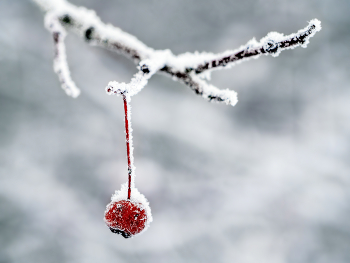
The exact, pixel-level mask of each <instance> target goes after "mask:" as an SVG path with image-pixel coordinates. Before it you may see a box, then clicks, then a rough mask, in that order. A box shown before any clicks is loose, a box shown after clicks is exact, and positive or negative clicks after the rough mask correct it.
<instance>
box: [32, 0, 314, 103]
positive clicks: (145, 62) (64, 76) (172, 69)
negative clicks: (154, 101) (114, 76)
mask: <svg viewBox="0 0 350 263" xmlns="http://www.w3.org/2000/svg"><path fill="white" fill-rule="evenodd" d="M33 1H34V2H36V3H37V4H38V5H39V6H40V7H41V8H42V9H43V10H44V11H45V12H46V13H47V14H46V17H47V18H46V20H50V21H51V24H53V25H54V26H53V27H48V29H49V30H50V31H51V32H53V35H54V41H55V48H56V51H55V54H56V55H55V61H60V62H55V67H54V68H55V72H56V73H57V74H58V75H59V79H60V81H61V84H62V87H63V88H64V89H65V91H66V93H67V94H68V95H71V94H74V96H77V95H78V94H79V92H77V91H78V89H76V87H75V84H74V82H73V81H72V80H71V79H70V76H69V70H68V65H67V62H66V60H65V49H64V45H63V39H64V35H65V31H64V28H63V27H65V28H67V29H70V30H72V31H73V32H75V33H77V34H78V35H80V36H81V37H82V38H84V39H85V41H86V42H88V43H89V44H91V45H95V46H100V47H102V48H105V49H108V50H111V51H114V52H118V53H121V54H123V55H125V56H127V57H129V58H131V59H133V60H134V62H135V63H137V64H138V70H139V71H138V73H136V74H135V75H134V77H133V78H132V80H131V82H130V83H128V84H125V83H118V82H115V81H114V82H110V83H109V84H108V85H107V87H106V91H107V93H108V94H118V95H127V96H132V95H135V94H137V93H138V92H139V91H140V90H141V89H142V88H143V87H144V86H145V85H146V84H147V82H148V79H149V78H150V77H151V76H152V75H153V74H155V73H157V72H163V73H165V74H166V75H168V76H170V77H171V78H172V79H173V80H177V81H179V82H182V83H183V84H185V85H187V86H188V87H190V88H191V89H192V90H193V91H194V92H195V93H196V94H198V95H201V96H202V97H203V98H205V99H207V100H209V101H218V102H224V103H226V104H230V105H232V106H233V105H235V104H236V103H237V94H236V92H234V91H230V90H228V89H226V90H220V89H218V88H216V87H214V86H212V85H210V84H208V83H207V82H206V81H205V80H204V78H206V77H208V76H209V74H210V73H211V71H213V70H219V69H223V68H229V67H231V66H233V65H235V64H237V63H238V62H243V61H246V60H248V59H251V58H258V57H259V56H261V55H262V54H264V55H272V56H274V57H276V56H278V55H279V54H280V52H281V51H282V50H286V49H292V48H295V47H297V46H302V47H304V48H305V47H306V46H307V44H308V43H309V39H310V38H311V37H312V36H314V35H315V33H316V32H318V31H320V30H321V22H320V21H319V20H317V19H313V20H311V21H310V22H309V25H308V26H307V27H305V28H304V29H301V30H299V31H298V32H297V33H295V34H291V35H288V36H284V35H283V34H280V33H277V32H270V33H269V34H268V35H267V36H266V37H264V38H262V39H261V40H260V41H259V42H257V41H256V40H255V39H252V40H250V41H249V42H248V43H247V44H246V45H244V46H241V47H240V48H239V49H236V50H229V51H225V52H223V53H220V54H213V53H205V52H203V53H198V52H195V53H184V54H180V55H178V56H175V55H174V54H172V53H171V51H170V50H154V49H152V48H150V47H148V46H147V45H145V44H144V43H142V42H141V41H140V40H138V39H137V38H136V37H134V36H132V35H130V34H128V33H126V32H124V31H122V30H121V29H119V28H117V27H114V26H112V25H110V24H104V23H103V22H102V21H101V20H100V18H99V17H98V16H97V15H96V14H95V12H94V11H92V10H88V9H86V8H84V7H77V6H74V5H72V4H70V3H69V2H67V1H66V0H33ZM52 28H59V30H56V29H55V30H53V29H52ZM56 39H57V40H56ZM60 54H61V55H60ZM56 65H59V66H56ZM57 68H59V69H57ZM147 71H148V72H147ZM67 87H69V88H67ZM67 90H68V92H67ZM69 93H71V94H69ZM71 96H73V95H71ZM74 96H73V97H74Z"/></svg>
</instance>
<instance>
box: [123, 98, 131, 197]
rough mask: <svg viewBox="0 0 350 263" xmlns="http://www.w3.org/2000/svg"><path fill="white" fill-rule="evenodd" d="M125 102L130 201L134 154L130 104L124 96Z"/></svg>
mask: <svg viewBox="0 0 350 263" xmlns="http://www.w3.org/2000/svg"><path fill="white" fill-rule="evenodd" d="M123 100H124V112H125V133H126V153H127V156H128V200H130V197H131V178H132V165H131V158H132V156H131V155H132V153H131V151H130V136H131V131H129V118H130V116H129V114H128V111H129V109H128V107H129V103H128V101H127V99H126V96H125V95H123Z"/></svg>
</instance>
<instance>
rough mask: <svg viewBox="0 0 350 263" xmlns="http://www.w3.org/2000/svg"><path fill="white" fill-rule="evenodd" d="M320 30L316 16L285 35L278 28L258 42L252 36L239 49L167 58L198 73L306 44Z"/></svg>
mask: <svg viewBox="0 0 350 263" xmlns="http://www.w3.org/2000/svg"><path fill="white" fill-rule="evenodd" d="M320 30H321V22H320V21H319V20H317V19H312V20H311V21H310V22H309V24H308V26H306V27H305V28H303V29H300V30H299V31H298V32H297V33H293V34H290V35H287V36H284V35H283V34H281V33H278V32H270V33H268V34H267V35H266V36H265V37H263V38H262V39H261V40H260V41H259V42H258V41H256V39H255V38H253V39H251V40H250V41H248V43H247V44H245V45H242V46H240V47H239V48H238V49H235V50H227V51H224V52H222V53H219V54H214V53H207V52H202V53H199V52H197V51H196V52H195V53H184V54H180V55H178V56H176V57H173V59H172V60H171V61H169V65H170V66H172V67H173V68H175V69H177V70H179V71H185V70H186V69H192V70H194V71H195V72H196V73H197V74H203V73H202V72H208V71H212V70H219V69H222V68H223V67H225V68H230V67H232V66H233V65H236V64H238V63H240V62H243V61H247V60H249V59H251V58H255V59H256V58H258V57H260V55H262V54H265V55H272V56H274V57H277V56H278V55H279V54H280V53H281V51H282V50H285V49H292V48H295V47H297V46H302V47H304V48H305V47H307V45H308V43H309V39H310V38H311V37H313V36H314V35H315V34H316V32H318V31H320Z"/></svg>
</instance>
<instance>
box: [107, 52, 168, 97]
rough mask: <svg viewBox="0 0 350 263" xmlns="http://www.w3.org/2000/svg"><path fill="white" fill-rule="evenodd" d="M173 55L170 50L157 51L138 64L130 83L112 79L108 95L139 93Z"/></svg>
mask: <svg viewBox="0 0 350 263" xmlns="http://www.w3.org/2000/svg"><path fill="white" fill-rule="evenodd" d="M172 57H173V54H172V53H171V52H170V50H163V51H156V52H154V55H152V57H151V58H149V59H145V60H142V61H141V62H140V63H139V65H138V67H137V68H138V70H139V72H137V73H136V74H135V75H134V77H133V78H132V79H131V81H130V83H125V82H122V83H119V82H117V81H110V82H109V83H108V85H107V87H106V92H107V94H108V95H114V94H117V95H121V94H127V95H128V96H134V95H136V94H137V93H139V92H140V91H141V90H142V89H143V88H144V87H145V86H146V85H147V83H148V80H149V79H150V78H151V77H152V76H153V75H154V74H155V73H157V71H158V70H160V69H161V68H163V67H164V66H165V65H166V64H167V63H168V62H169V60H170V59H171V58H172Z"/></svg>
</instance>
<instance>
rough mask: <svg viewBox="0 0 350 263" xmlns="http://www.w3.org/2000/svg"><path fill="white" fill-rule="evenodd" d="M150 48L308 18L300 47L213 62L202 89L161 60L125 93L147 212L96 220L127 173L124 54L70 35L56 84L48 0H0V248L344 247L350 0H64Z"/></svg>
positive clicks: (177, 258)
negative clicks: (110, 224)
mask: <svg viewBox="0 0 350 263" xmlns="http://www.w3.org/2000/svg"><path fill="white" fill-rule="evenodd" d="M72 3H74V4H78V5H84V6H86V7H88V8H92V9H95V10H96V12H97V14H98V15H99V16H100V17H101V18H102V20H103V21H105V22H109V23H112V24H114V25H116V26H119V27H120V28H122V29H123V30H125V31H127V32H129V33H131V34H134V35H135V36H137V37H138V38H139V39H140V40H141V41H143V42H144V43H146V44H147V45H149V46H151V47H153V48H157V49H165V48H169V49H171V50H172V51H173V52H174V53H175V54H179V53H182V52H187V51H190V52H194V51H196V50H198V51H212V52H221V51H224V50H227V49H234V48H237V47H239V46H240V45H241V44H245V43H246V42H247V41H248V40H250V39H251V38H252V37H254V36H255V37H256V38H257V39H260V38H261V37H263V36H265V35H266V34H267V33H268V32H270V31H278V32H281V33H285V34H289V33H292V32H296V31H297V30H299V29H301V28H303V27H305V26H306V25H307V21H309V20H310V19H312V18H318V19H319V20H321V21H322V26H323V29H322V31H321V32H319V33H318V34H316V36H315V37H314V38H312V39H311V42H310V44H309V46H308V48H307V49H303V48H297V49H294V50H288V51H285V52H282V54H281V55H280V56H279V57H278V58H273V57H265V56H264V57H261V58H259V59H258V60H252V61H248V62H245V63H243V64H241V65H237V66H235V67H234V68H232V69H229V70H222V71H217V72H214V73H213V75H212V77H213V79H212V83H214V84H215V85H217V86H218V87H220V88H230V89H234V90H236V91H237V92H238V96H239V103H238V104H237V105H236V106H235V107H231V106H226V105H221V104H215V103H208V102H207V101H205V100H203V99H202V98H200V97H198V96H196V95H195V94H194V93H193V92H192V91H190V90H189V89H188V88H187V87H185V86H183V85H181V84H180V83H178V82H173V81H172V80H171V79H169V78H168V77H166V76H161V75H156V76H154V77H153V78H152V79H151V81H150V82H149V85H148V86H147V87H146V88H145V89H144V90H143V91H142V92H141V93H140V94H138V95H137V96H135V97H133V99H132V107H133V108H132V113H133V116H132V119H133V128H134V138H135V141H134V143H135V165H136V167H137V178H136V185H137V187H138V189H139V190H140V191H141V192H142V193H143V194H144V195H145V196H146V197H147V198H148V200H149V201H150V204H151V208H152V212H153V217H154V221H153V223H152V225H151V227H150V229H149V230H148V231H147V232H145V233H144V234H142V235H140V236H138V237H135V238H133V239H130V240H125V239H124V238H122V237H121V236H118V235H114V234H112V233H111V232H110V231H109V230H108V228H107V227H106V226H105V225H104V222H103V214H104V210H105V206H106V204H107V203H108V202H109V200H110V196H111V194H112V193H113V192H114V190H115V189H119V187H120V184H121V183H124V182H125V181H126V179H127V169H126V156H125V155H126V154H125V152H126V149H125V141H124V122H123V108H122V100H121V98H120V97H114V96H113V97H112V96H107V95H106V94H105V91H104V87H105V86H106V84H107V83H108V82H109V81H111V80H117V81H126V82H128V81H129V80H130V78H131V76H132V75H133V74H134V73H135V72H136V68H135V65H134V64H133V63H132V62H131V61H129V60H128V59H126V58H124V57H122V56H120V55H117V54H113V53H110V52H107V51H105V50H102V49H100V48H96V47H90V46H88V45H87V44H86V43H84V41H82V40H81V39H79V38H78V37H77V36H75V35H72V34H69V36H68V38H67V41H66V43H67V53H68V60H69V64H70V67H71V71H72V76H73V78H74V80H75V81H76V83H77V85H78V86H79V87H80V88H81V90H82V94H81V96H80V97H79V98H78V99H72V98H69V97H67V96H66V95H65V93H64V92H63V91H62V90H61V88H60V85H59V82H58V80H57V76H56V75H55V74H54V72H53V69H52V57H53V47H52V38H51V36H50V34H49V33H48V32H47V31H46V30H45V28H44V27H43V14H42V12H41V11H40V10H39V9H38V7H37V6H36V5H35V4H33V3H32V2H31V1H24V0H1V1H0V28H1V31H0V80H1V81H0V144H1V148H0V262H1V263H5V262H6V263H8V262H16V263H17V262H25V263H32V262H35V263H41V262H43V263H51V262H84V263H88V262H92V263H96V262H145V263H146V262H201V263H203V262H219V263H220V262H228V263H232V262H239V263H253V262H254V263H255V262H256V263H264V262H268V263H284V262H290V263H304V262H305V263H309V262H313V263H325V262H332V263H340V262H350V249H349V248H350V217H349V216H350V195H349V193H350V192H349V190H350V169H349V168H350V167H349V164H350V122H349V117H350V110H349V109H350V108H349V102H350V89H349V79H350V77H349V74H348V71H349V57H350V56H349V55H350V53H349V40H350V38H349V36H350V35H349V28H350V16H349V13H350V1H334V0H317V1H316V0H315V1H304V0H294V1H287V0H279V1H277V0H275V1H272V0H245V1H238V0H237V1H229V0H205V1H203V0H201V1H199V0H198V1H188V0H180V1H164V0H153V1H151V0H144V1H135V0H129V1H122V0H120V1H109V0H89V1H82V0H72Z"/></svg>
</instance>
